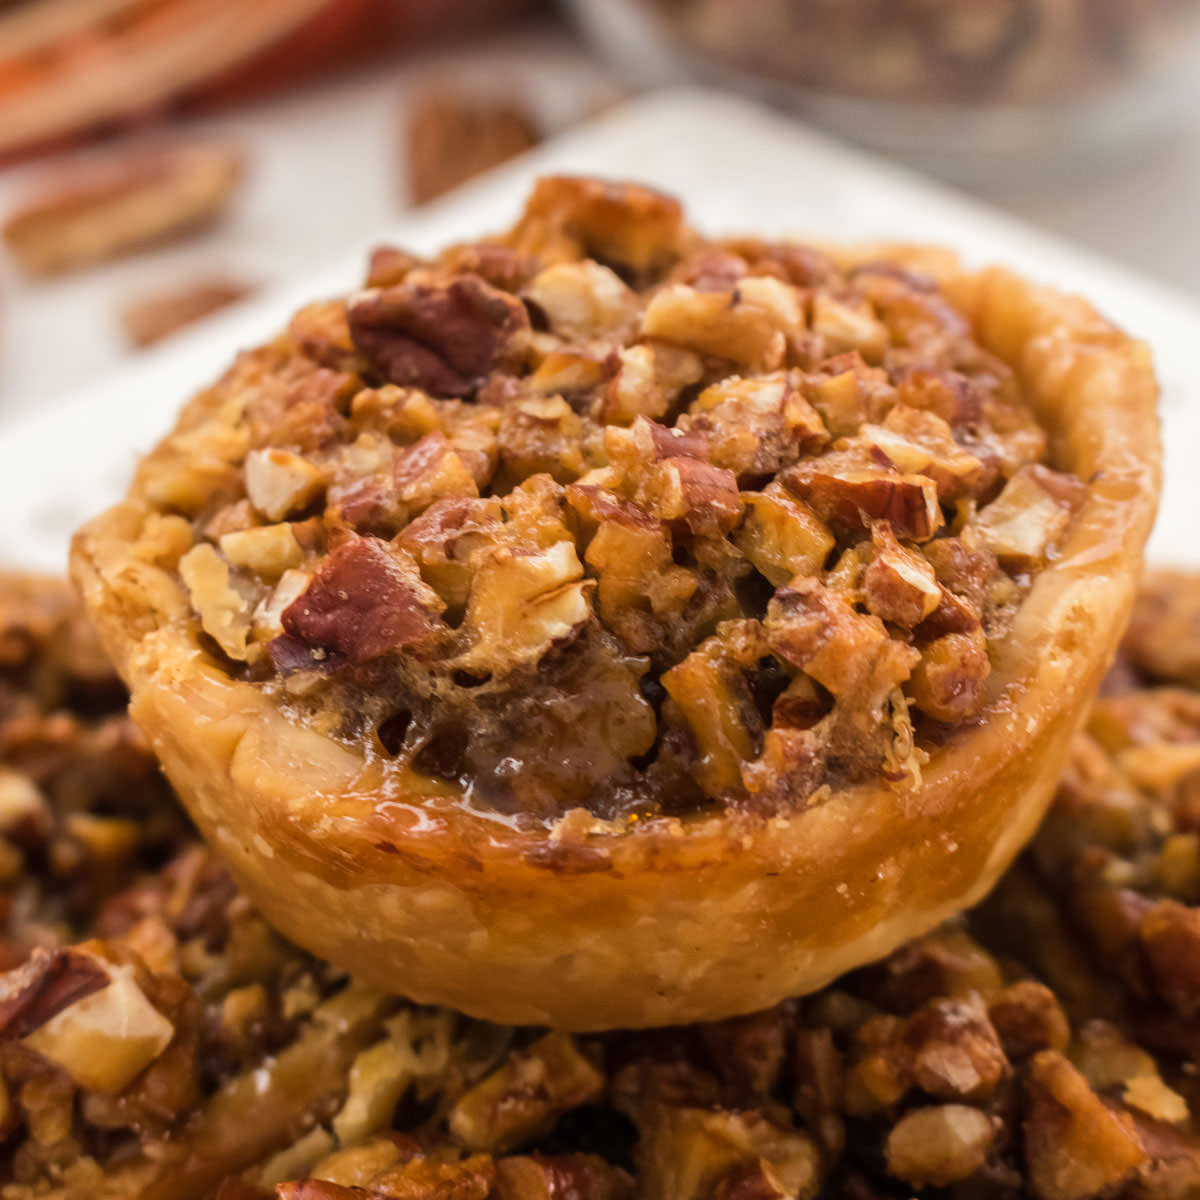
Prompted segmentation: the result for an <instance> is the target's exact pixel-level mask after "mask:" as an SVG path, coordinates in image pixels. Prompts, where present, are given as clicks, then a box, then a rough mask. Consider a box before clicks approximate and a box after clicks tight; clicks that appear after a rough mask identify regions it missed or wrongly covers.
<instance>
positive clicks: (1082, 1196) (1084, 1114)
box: [1024, 1050, 1148, 1200]
mask: <svg viewBox="0 0 1200 1200" xmlns="http://www.w3.org/2000/svg"><path fill="white" fill-rule="evenodd" d="M1025 1098H1026V1111H1025V1120H1024V1132H1025V1158H1026V1163H1027V1166H1028V1171H1029V1178H1030V1183H1031V1184H1032V1186H1033V1194H1034V1195H1035V1196H1036V1197H1037V1200H1088V1198H1089V1197H1093V1196H1096V1195H1100V1194H1102V1193H1105V1192H1108V1191H1112V1190H1115V1189H1116V1188H1117V1187H1119V1186H1120V1185H1121V1184H1122V1183H1125V1182H1126V1181H1128V1180H1129V1179H1130V1178H1132V1176H1133V1175H1134V1173H1135V1172H1136V1171H1137V1170H1138V1169H1139V1168H1141V1167H1142V1166H1143V1165H1144V1164H1145V1163H1146V1162H1147V1157H1148V1156H1147V1154H1146V1152H1145V1150H1144V1149H1143V1148H1142V1146H1141V1143H1140V1142H1139V1141H1138V1138H1137V1134H1136V1133H1135V1132H1134V1128H1133V1122H1132V1121H1131V1120H1130V1119H1129V1117H1128V1116H1127V1115H1125V1114H1124V1113H1119V1112H1116V1111H1114V1110H1113V1109H1111V1108H1109V1107H1108V1106H1107V1105H1105V1104H1104V1102H1103V1101H1102V1100H1101V1099H1100V1097H1099V1096H1097V1095H1096V1093H1095V1092H1093V1091H1092V1089H1091V1088H1090V1087H1088V1085H1087V1082H1086V1080H1085V1079H1084V1078H1083V1076H1082V1075H1080V1074H1079V1072H1078V1071H1077V1070H1076V1069H1075V1068H1074V1067H1073V1066H1071V1064H1070V1063H1069V1062H1067V1060H1066V1059H1065V1058H1063V1056H1062V1055H1061V1054H1059V1053H1058V1052H1057V1051H1055V1050H1043V1051H1042V1052H1041V1053H1040V1054H1036V1055H1034V1057H1033V1059H1032V1060H1031V1062H1030V1064H1029V1075H1028V1078H1027V1079H1026V1081H1025Z"/></svg>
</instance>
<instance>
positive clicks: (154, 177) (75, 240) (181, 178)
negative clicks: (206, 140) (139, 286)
mask: <svg viewBox="0 0 1200 1200" xmlns="http://www.w3.org/2000/svg"><path fill="white" fill-rule="evenodd" d="M241 176H242V156H241V154H240V153H238V152H237V151H236V150H233V149H231V148H229V147H227V146H216V145H210V146H202V145H196V146H185V147H177V148H165V149H162V150H159V151H156V152H150V153H145V152H143V153H138V154H136V155H126V156H124V157H120V158H115V159H110V160H109V161H107V162H101V163H100V164H98V165H97V166H96V167H89V168H86V169H81V170H78V171H77V172H75V173H73V174H66V175H62V176H60V177H59V178H57V179H52V180H50V181H49V182H48V183H47V184H46V185H45V186H44V187H43V188H42V190H41V191H39V192H38V193H37V194H36V195H33V196H31V197H29V198H28V199H27V200H26V201H25V202H24V203H22V204H21V206H20V207H19V208H18V210H17V211H16V212H14V213H13V214H12V215H11V216H10V217H9V218H8V220H7V221H6V222H5V224H4V241H5V242H6V244H7V245H8V248H9V251H10V252H11V253H12V255H13V257H14V258H15V259H16V260H17V262H18V263H19V264H20V266H21V268H22V269H23V270H24V271H26V272H27V273H28V274H30V275H51V274H55V273H57V272H59V271H66V270H70V269H72V268H74V267H81V266H87V265H89V264H91V263H96V262H101V261H103V260H105V259H109V258H115V257H117V256H119V255H122V254H128V253H129V252H130V251H132V250H137V249H139V248H141V247H142V246H146V245H149V244H152V243H155V242H161V241H164V240H166V239H168V238H172V237H177V236H179V235H180V234H183V233H186V232H188V231H190V230H193V229H196V228H199V227H201V226H203V225H205V224H207V223H209V222H210V221H213V220H215V219H216V218H217V217H218V216H219V215H220V214H221V212H222V211H223V210H224V208H225V206H226V204H227V203H228V201H229V199H230V197H231V196H232V195H233V192H234V189H235V188H236V187H237V184H238V182H239V180H240V179H241Z"/></svg>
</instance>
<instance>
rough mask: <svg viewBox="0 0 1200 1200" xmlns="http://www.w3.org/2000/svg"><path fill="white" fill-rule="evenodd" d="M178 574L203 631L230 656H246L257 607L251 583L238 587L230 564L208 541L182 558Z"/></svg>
mask: <svg viewBox="0 0 1200 1200" xmlns="http://www.w3.org/2000/svg"><path fill="white" fill-rule="evenodd" d="M179 574H180V577H181V578H182V579H183V582H184V586H185V587H186V588H187V590H188V599H189V600H190V601H191V603H192V607H193V608H194V609H195V610H196V613H197V615H198V616H199V617H200V625H201V627H202V628H203V630H204V632H205V633H207V634H208V636H209V637H211V638H212V639H213V641H215V642H216V643H217V645H218V646H220V647H221V649H222V650H223V651H224V652H225V653H226V654H228V655H229V657H230V658H233V659H238V660H244V659H245V657H246V639H247V638H248V636H249V634H250V621H251V617H252V615H253V607H254V606H253V603H252V601H251V596H250V594H249V589H248V587H247V588H242V589H240V588H239V587H238V583H239V581H238V580H237V579H235V578H234V577H233V576H231V575H230V572H229V564H228V563H227V562H226V561H225V560H224V559H223V558H222V557H221V556H220V554H218V553H217V550H216V548H215V547H214V546H212V545H210V544H209V543H208V542H201V543H200V545H198V546H193V547H192V549H191V550H189V551H188V552H187V553H186V554H185V555H184V556H183V557H182V558H181V559H180V560H179Z"/></svg>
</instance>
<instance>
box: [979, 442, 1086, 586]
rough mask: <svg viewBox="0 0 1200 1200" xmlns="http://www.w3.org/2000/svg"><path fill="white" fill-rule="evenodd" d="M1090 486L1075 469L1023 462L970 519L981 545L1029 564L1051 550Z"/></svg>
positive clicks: (1012, 562) (1005, 559)
mask: <svg viewBox="0 0 1200 1200" xmlns="http://www.w3.org/2000/svg"><path fill="white" fill-rule="evenodd" d="M1086 490H1087V489H1086V487H1085V485H1084V484H1083V483H1081V482H1080V481H1079V480H1078V479H1076V478H1075V477H1074V476H1073V475H1062V474H1060V473H1059V472H1057V471H1052V470H1050V468H1049V467H1043V466H1041V465H1038V464H1035V465H1034V466H1031V467H1023V468H1022V469H1021V470H1020V471H1018V472H1017V473H1016V474H1015V475H1014V476H1013V477H1012V478H1011V479H1010V480H1009V481H1008V483H1006V484H1005V485H1004V490H1003V491H1002V492H1001V493H1000V495H999V496H997V497H996V499H995V500H993V501H992V502H991V504H989V505H987V507H986V508H984V509H983V510H982V511H981V512H980V513H979V515H978V516H977V517H976V518H975V520H974V521H972V522H971V528H973V529H974V531H975V533H976V535H977V537H978V539H979V543H980V545H981V546H982V547H983V548H984V549H986V550H990V551H991V552H992V553H993V554H995V555H996V557H997V558H998V559H999V560H1000V561H1001V562H1002V563H1004V564H1006V565H1007V566H1010V567H1016V568H1019V569H1023V570H1028V569H1030V568H1032V567H1036V566H1038V565H1040V564H1041V563H1043V562H1044V561H1045V560H1046V558H1047V557H1049V556H1050V555H1052V554H1053V552H1054V549H1055V547H1056V546H1057V545H1058V544H1059V543H1060V541H1061V540H1062V538H1063V535H1064V534H1065V533H1066V531H1067V528H1068V526H1069V525H1070V524H1071V519H1072V517H1073V515H1074V510H1075V509H1076V508H1077V507H1078V505H1079V503H1080V502H1081V501H1082V499H1083V496H1084V494H1085V492H1086Z"/></svg>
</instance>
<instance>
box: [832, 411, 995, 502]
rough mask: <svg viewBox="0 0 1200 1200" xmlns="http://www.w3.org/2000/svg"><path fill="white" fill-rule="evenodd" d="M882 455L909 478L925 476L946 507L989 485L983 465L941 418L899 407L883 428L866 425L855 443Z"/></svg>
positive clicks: (890, 413)
mask: <svg viewBox="0 0 1200 1200" xmlns="http://www.w3.org/2000/svg"><path fill="white" fill-rule="evenodd" d="M855 440H856V441H857V442H859V443H860V444H862V445H864V446H867V447H869V448H870V449H871V450H872V451H875V452H877V453H879V454H883V455H885V456H886V458H887V459H888V460H889V461H890V462H891V463H892V464H893V465H894V466H895V467H896V469H897V470H898V471H902V472H904V473H905V474H906V475H925V476H928V477H929V478H930V479H932V480H933V481H934V483H935V484H936V485H937V490H938V499H939V500H941V501H942V502H943V503H945V502H948V501H953V500H957V499H959V498H961V497H962V496H965V495H973V494H976V493H977V492H978V491H979V490H980V485H981V484H982V483H984V482H986V476H985V470H984V465H983V463H982V462H981V461H980V460H979V459H978V458H976V457H975V455H973V454H969V453H968V452H967V451H966V450H964V449H963V448H962V447H961V446H960V445H959V444H958V443H957V442H956V441H955V440H954V435H953V433H952V432H951V429H950V426H949V425H948V424H946V422H945V421H943V420H942V419H941V417H939V416H936V415H935V414H934V413H931V412H923V411H921V410H920V409H917V408H909V407H907V406H906V405H903V404H898V405H897V406H896V407H895V408H893V409H892V410H891V412H889V413H888V415H887V416H886V417H885V418H884V419H883V423H882V424H881V425H864V426H863V427H862V429H861V430H860V431H859V433H858V437H857V438H856V439H855Z"/></svg>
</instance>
